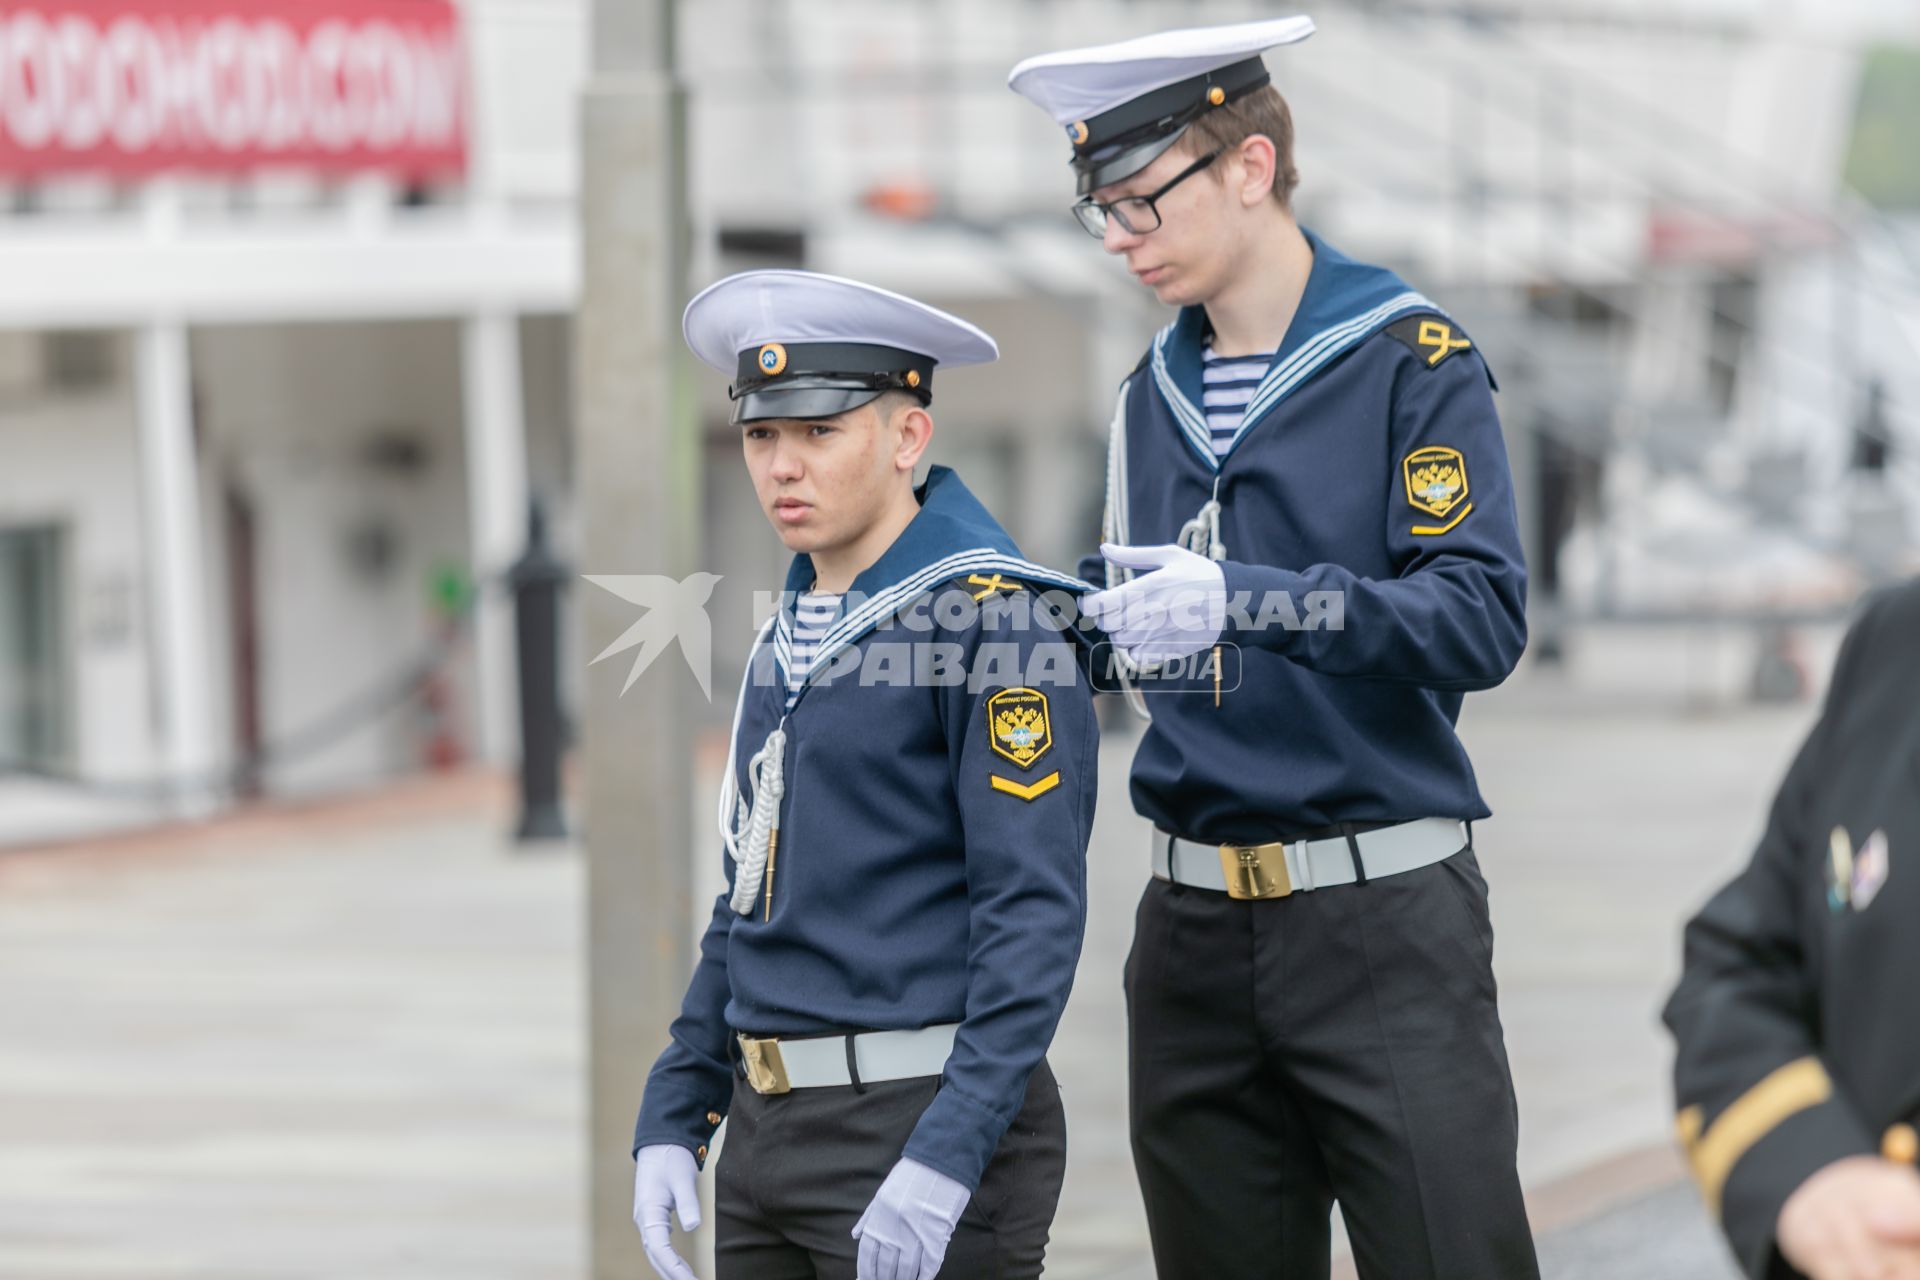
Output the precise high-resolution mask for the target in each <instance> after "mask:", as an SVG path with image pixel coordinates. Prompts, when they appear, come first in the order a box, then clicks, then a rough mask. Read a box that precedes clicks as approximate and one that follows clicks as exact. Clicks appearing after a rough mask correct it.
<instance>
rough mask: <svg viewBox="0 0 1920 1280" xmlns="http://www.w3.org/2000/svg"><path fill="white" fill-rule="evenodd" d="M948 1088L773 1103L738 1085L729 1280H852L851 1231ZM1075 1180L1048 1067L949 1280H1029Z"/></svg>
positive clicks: (812, 1093) (881, 1088) (879, 1088)
mask: <svg viewBox="0 0 1920 1280" xmlns="http://www.w3.org/2000/svg"><path fill="white" fill-rule="evenodd" d="M939 1087H940V1078H939V1077H938V1076H927V1077H922V1078H920V1079H916V1080H894V1081H888V1082H886V1083H882V1084H870V1085H868V1086H867V1089H866V1092H865V1093H864V1094H861V1093H858V1092H856V1091H855V1090H854V1089H853V1087H852V1086H850V1085H849V1086H845V1087H841V1088H825V1089H795V1090H794V1091H793V1092H791V1093H783V1094H775V1095H773V1096H763V1095H761V1094H758V1093H755V1092H754V1091H753V1090H752V1089H750V1088H748V1087H747V1085H746V1082H745V1081H743V1080H735V1082H734V1086H733V1106H732V1109H731V1110H730V1111H729V1112H728V1113H727V1140H726V1144H725V1145H724V1146H722V1147H721V1149H720V1161H719V1164H718V1165H717V1166H715V1169H714V1183H715V1188H716V1189H715V1195H714V1199H715V1205H714V1265H715V1268H716V1271H717V1274H718V1277H719V1280H854V1262H855V1257H856V1254H857V1253H858V1251H859V1242H858V1241H856V1240H855V1239H854V1238H853V1224H854V1223H856V1222H858V1221H859V1220H860V1215H861V1214H862V1213H865V1212H866V1209H867V1205H868V1203H869V1202H870V1201H872V1199H873V1194H874V1192H876V1191H878V1190H879V1189H880V1184H881V1183H882V1182H883V1181H885V1180H886V1176H887V1173H888V1172H889V1171H890V1170H891V1169H892V1168H893V1166H894V1162H895V1161H897V1160H899V1158H900V1153H901V1151H902V1149H903V1148H904V1147H905V1146H906V1145H907V1138H908V1137H909V1136H910V1135H911V1134H912V1133H913V1127H914V1125H915V1124H917V1123H918V1122H919V1120H920V1113H921V1112H922V1111H925V1110H926V1108H927V1104H928V1103H929V1102H931V1101H933V1095H934V1094H935V1093H936V1092H938V1090H939ZM1066 1172H1067V1122H1066V1114H1065V1112H1064V1111H1063V1110H1062V1109H1061V1106H1060V1087H1059V1085H1058V1084H1056V1083H1055V1082H1054V1078H1053V1071H1052V1070H1051V1069H1050V1068H1049V1067H1048V1066H1047V1064H1046V1063H1045V1062H1044V1061H1043V1062H1041V1064H1040V1065H1039V1066H1038V1067H1036V1068H1035V1069H1034V1072H1033V1075H1032V1077H1031V1078H1030V1079H1029V1080H1028V1082H1027V1097H1026V1102H1025V1103H1024V1105H1023V1106H1022V1107H1021V1109H1020V1114H1019V1115H1017V1116H1015V1117H1014V1121H1013V1123H1012V1124H1011V1125H1010V1126H1008V1128H1007V1132H1006V1134H1005V1136H1003V1137H1002V1138H1001V1139H1000V1145H999V1147H998V1148H997V1149H995V1151H994V1153H993V1159H992V1160H991V1161H989V1162H988V1164H987V1170H986V1173H985V1175H984V1176H983V1177H982V1178H981V1180H980V1188H979V1190H978V1191H976V1192H975V1193H974V1196H973V1199H972V1200H971V1201H970V1202H969V1203H968V1204H967V1208H966V1211H965V1212H964V1213H963V1214H962V1215H961V1217H960V1225H959V1226H958V1227H957V1228H956V1229H955V1230H954V1233H953V1240H952V1242H951V1243H950V1244H949V1245H948V1247H947V1260H946V1263H945V1264H944V1265H943V1266H942V1267H941V1268H940V1276H941V1277H942V1280H1030V1277H1034V1276H1038V1275H1039V1274H1040V1264H1041V1261H1042V1259H1043V1258H1044V1257H1045V1256H1046V1251H1047V1231H1048V1228H1050V1227H1051V1226H1052V1225H1053V1212H1054V1209H1055V1208H1056V1207H1057V1206H1058V1205H1059V1203H1060V1184H1061V1182H1062V1181H1063V1180H1064V1179H1065V1177H1066Z"/></svg>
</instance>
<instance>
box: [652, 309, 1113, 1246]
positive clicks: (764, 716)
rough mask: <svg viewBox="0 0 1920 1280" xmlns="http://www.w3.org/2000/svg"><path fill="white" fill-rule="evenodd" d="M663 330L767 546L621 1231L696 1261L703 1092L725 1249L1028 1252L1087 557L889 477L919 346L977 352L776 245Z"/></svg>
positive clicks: (925, 385)
mask: <svg viewBox="0 0 1920 1280" xmlns="http://www.w3.org/2000/svg"><path fill="white" fill-rule="evenodd" d="M684 329H685V333H686V339H687V343H688V345H689V346H691V347H692V348H693V350H694V353H695V354H696V355H698V356H699V357H700V358H701V359H702V360H704V361H705V362H706V363H708V364H710V365H712V366H714V367H715V368H716V369H720V370H722V371H724V372H726V373H728V374H730V375H732V377H733V385H732V388H731V391H730V394H731V396H732V400H733V420H734V422H735V423H737V424H738V425H739V427H740V430H741V442H742V447H743V450H744V452H745V455H746V462H747V471H748V473H749V474H750V475H751V477H752V480H753V485H754V491H755V493H756V495H757V496H758V497H759V500H760V503H761V506H762V508H763V509H764V511H765V513H766V516H767V519H768V520H769V521H770V522H771V523H772V524H773V527H774V529H775V530H776V531H777V532H778V533H779V535H780V540H781V541H782V542H783V543H784V544H785V545H786V547H787V548H788V549H789V550H790V551H792V552H794V557H793V561H792V564H791V567H790V568H789V570H788V574H787V585H786V592H785V595H784V597H783V602H782V605H781V607H780V609H779V611H778V612H777V613H776V615H775V616H774V617H773V618H772V619H770V620H769V621H768V623H767V625H766V626H765V627H764V628H763V629H762V631H761V634H760V637H759V639H758V640H757V641H756V642H755V644H754V647H753V651H752V654H751V656H750V658H749V664H748V672H747V677H746V679H745V680H744V681H743V682H742V686H741V690H740V696H739V701H738V703H737V704H736V705H735V708H734V716H733V732H732V737H731V741H730V743H729V748H728V753H727V760H728V769H727V773H726V776H725V780H724V782H723V785H722V790H721V797H720V811H719V814H718V827H719V836H720V841H721V843H722V845H723V846H724V847H725V854H724V861H725V867H726V878H727V889H726V892H724V893H722V894H721V895H720V896H719V898H718V899H717V900H716V901H715V902H714V904H713V914H712V922H711V923H710V924H709V925H708V927H707V931H706V935H705V937H704V938H703V939H702V942H701V947H700V962H699V965H698V967H697V968H696V970H695V972H694V976H693V981H692V983H691V984H690V985H689V987H688V989H687V996H686V1001H685V1003H684V1005H683V1007H682V1011H681V1015H680V1017H679V1018H678V1019H677V1020H676V1021H675V1022H674V1024H673V1027H672V1029H671V1037H672V1038H671V1043H670V1044H669V1045H668V1046H667V1049H666V1050H665V1052H663V1053H662V1054H661V1055H660V1058H659V1060H658V1061H657V1062H656V1063H655V1064H654V1067H653V1071H652V1074H651V1075H650V1076H649V1077H648V1080H647V1087H646V1094H645V1097H644V1099H643V1100H642V1102H641V1105H640V1114H639V1119H638V1121H637V1123H636V1125H635V1127H634V1137H633V1150H634V1156H635V1183H634V1205H633V1212H634V1221H635V1222H636V1224H637V1225H638V1226H639V1227H640V1230H641V1234H642V1236H643V1237H644V1239H645V1241H646V1247H647V1256H648V1258H649V1259H650V1260H651V1261H652V1263H653V1265H654V1268H655V1269H656V1270H657V1271H658V1272H659V1273H660V1274H661V1276H663V1277H666V1278H667V1280H692V1272H691V1271H690V1270H688V1268H687V1266H686V1264H685V1263H684V1262H683V1261H682V1260H681V1259H680V1258H678V1257H677V1256H675V1254H674V1252H673V1249H672V1247H671V1244H670V1240H669V1223H668V1215H669V1212H670V1211H672V1210H677V1211H678V1213H679V1215H680V1221H681V1225H682V1226H683V1227H685V1228H687V1229H689V1230H691V1229H692V1228H693V1227H694V1226H695V1225H696V1224H697V1223H698V1221H699V1217H700V1206H699V1200H698V1197H697V1195H696V1193H695V1172H696V1169H697V1168H698V1166H699V1165H700V1164H701V1163H702V1162H704V1161H705V1159H706V1157H707V1144H708V1142H709V1141H710V1140H711V1139H712V1137H713V1134H714V1131H715V1129H716V1128H717V1127H718V1126H719V1124H720V1122H721V1120H722V1118H723V1117H728V1118H729V1119H730V1123H729V1124H728V1128H727V1137H726V1144H725V1146H724V1148H723V1149H722V1153H721V1156H720V1162H719V1167H718V1169H717V1170H716V1173H715V1184H716V1187H717V1205H716V1214H717V1217H716V1233H715V1234H716V1249H715V1258H716V1263H717V1266H718V1269H719V1276H720V1277H721V1280H801V1278H803V1277H804V1278H806V1280H813V1278H814V1277H833V1278H835V1280H854V1277H856V1276H857V1277H858V1280H932V1277H933V1276H934V1275H935V1274H936V1273H938V1274H941V1275H946V1276H949V1277H952V1276H962V1277H976V1276H1002V1277H1008V1278H1009V1280H1011V1278H1014V1277H1031V1276H1037V1275H1039V1274H1040V1266H1041V1262H1042V1259H1043V1256H1044V1253H1045V1249H1046V1242H1047V1232H1048V1228H1049V1226H1050V1225H1051V1223H1052V1220H1053V1213H1054V1207H1055V1205H1056V1204H1057V1203H1058V1201H1059V1196H1060V1184H1061V1180H1062V1178H1063V1177H1064V1175H1065V1161H1066V1137H1065V1121H1064V1118H1063V1113H1062V1111H1061V1106H1060V1095H1059V1089H1058V1087H1057V1086H1056V1085H1055V1083H1054V1079H1053V1075H1052V1072H1051V1071H1050V1070H1049V1069H1048V1067H1047V1063H1046V1059H1045V1054H1046V1049H1047V1046H1048V1044H1049V1043H1051V1041H1052V1039H1053V1032H1054V1027H1055V1025H1056V1023H1057V1022H1058V1020H1059V1017H1060V1011H1061V1008H1062V1007H1063V1006H1064V1005H1065V1003H1066V998H1067V990H1068V987H1069V986H1070V985H1071V983H1072V980H1073V969H1074V963H1075V960H1076V958H1077V957H1078V955H1079V951H1080V938H1081V932H1082V928H1083V925H1084V922H1085V915H1086V904H1085V893H1084V889H1085V855H1086V842H1087V833H1088V831H1089V829H1090V828H1091V825H1092V821H1093V808H1094V786H1095V779H1096V774H1097V771H1096V769H1095V767H1094V756H1095V750H1096V729H1095V725H1094V719H1093V694H1092V691H1091V689H1090V688H1089V687H1088V686H1087V683H1086V681H1085V679H1084V678H1083V676H1082V675H1081V672H1080V670H1079V654H1078V652H1077V650H1076V649H1075V644H1076V640H1075V638H1074V635H1073V633H1072V632H1071V631H1070V630H1068V629H1066V628H1065V625H1064V624H1065V621H1066V620H1068V619H1070V618H1071V617H1073V615H1074V612H1075V610H1074V607H1073V606H1074V596H1075V595H1077V594H1078V593H1079V592H1080V591H1083V590H1084V589H1085V588H1084V584H1082V583H1081V582H1079V581H1078V580H1077V579H1074V578H1070V577H1067V576H1065V575H1061V574H1057V573H1054V572H1052V571H1051V570H1048V569H1044V568H1042V567H1040V566H1039V565H1036V564H1033V563H1031V562H1029V561H1027V560H1025V559H1023V558H1021V556H1020V553H1019V549H1018V548H1017V547H1016V546H1015V545H1014V543H1013V540H1012V539H1011V538H1009V537H1008V536H1007V534H1006V532H1005V531H1004V530H1002V529H1001V528H1000V526H999V525H998V524H997V523H995V521H994V519H993V517H992V516H990V515H988V514H987V512H986V509H985V508H983V507H982V506H981V505H980V504H979V502H977V501H976V500H975V499H974V497H973V496H972V495H971V494H970V493H968V492H967V489H966V487H965V486H964V485H962V484H961V483H960V478H959V477H958V476H956V475H955V474H954V473H953V472H951V471H949V470H948V469H947V468H945V467H939V466H936V467H933V468H931V469H930V471H929V472H928V475H927V479H926V482H925V483H924V484H922V485H920V486H919V487H917V488H916V487H915V485H914V483H913V476H914V470H915V467H916V466H917V464H918V463H919V461H920V459H921V457H922V455H923V453H924V452H925V450H926V448H927V445H928V442H929V440H930V439H931V437H932V434H933V419H932V417H931V416H930V415H929V413H928V406H929V404H930V403H931V401H932V396H933V380H934V376H935V374H936V372H937V371H942V370H945V369H948V368H951V367H953V366H957V365H969V364H984V363H986V362H988V361H990V360H993V359H994V358H995V357H996V355H997V354H998V352H997V350H996V349H995V347H994V344H993V340H992V339H991V338H989V337H988V336H987V335H986V334H984V333H982V332H981V331H980V330H978V329H976V328H974V327H973V326H972V325H970V324H967V323H966V322H965V321H962V320H959V319H957V318H955V317H953V316H950V315H947V314H946V313H944V312H941V311H937V310H935V309H934V308H932V307H929V306H926V305H924V304H922V303H919V302H915V301H914V300H912V299H911V298H903V297H901V296H899V295H898V294H893V293H889V292H887V291H886V290H884V289H876V288H873V287H871V286H868V285H863V284H859V283H857V282H855V281H851V280H841V279H837V278H835V277H832V276H822V275H815V274H811V273H808V272H800V271H760V272H750V273H748V274H745V275H738V276H733V277H730V278H728V279H726V280H722V281H721V282H720V283H718V284H716V285H714V286H713V287H712V288H710V289H708V290H706V291H705V292H704V293H702V294H700V296H699V297H697V298H695V299H694V300H693V302H692V303H691V304H690V305H689V306H688V307H687V312H686V318H685V322H684ZM943 376H944V375H943ZM1044 605H1050V606H1052V607H1053V608H1054V610H1055V611H1054V612H1052V613H1049V612H1048V610H1047V608H1045V607H1043V606H1044ZM943 1263H944V1266H945V1270H944V1271H943V1270H942V1266H943Z"/></svg>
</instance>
